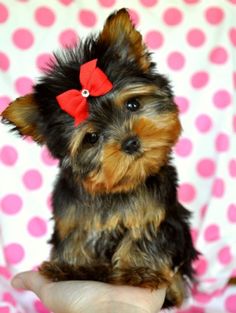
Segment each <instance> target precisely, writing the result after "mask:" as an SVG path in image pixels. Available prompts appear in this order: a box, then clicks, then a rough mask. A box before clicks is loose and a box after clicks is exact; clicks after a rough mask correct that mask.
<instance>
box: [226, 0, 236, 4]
mask: <svg viewBox="0 0 236 313" xmlns="http://www.w3.org/2000/svg"><path fill="white" fill-rule="evenodd" d="M228 1H229V2H231V3H232V4H236V0H228Z"/></svg>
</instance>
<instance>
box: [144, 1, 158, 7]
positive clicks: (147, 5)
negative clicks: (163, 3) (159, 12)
mask: <svg viewBox="0 0 236 313" xmlns="http://www.w3.org/2000/svg"><path fill="white" fill-rule="evenodd" d="M157 1H158V0H140V2H141V4H142V5H143V6H144V7H147V8H149V7H153V6H154V5H156V4H157Z"/></svg>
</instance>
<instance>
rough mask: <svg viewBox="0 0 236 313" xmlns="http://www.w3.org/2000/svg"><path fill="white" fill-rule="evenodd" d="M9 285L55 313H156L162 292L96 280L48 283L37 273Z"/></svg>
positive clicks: (17, 277) (22, 274)
mask: <svg viewBox="0 0 236 313" xmlns="http://www.w3.org/2000/svg"><path fill="white" fill-rule="evenodd" d="M12 286H13V287H14V288H17V289H25V290H31V291H33V292H34V293H35V294H36V295H37V296H38V297H39V298H40V299H41V301H42V302H43V303H44V304H45V306H46V307H48V308H49V309H50V310H51V311H52V312H54V313H118V312H122V313H157V312H158V311H159V310H160V309H161V307H162V305H163V302H164V299H165V290H164V289H160V290H156V291H150V290H148V289H144V288H139V287H131V286H114V285H110V284H105V283H101V282H95V281H65V282H51V281H48V280H47V279H45V278H44V277H43V276H42V275H40V274H39V273H38V272H24V273H20V274H18V275H16V276H15V277H14V278H13V280H12Z"/></svg>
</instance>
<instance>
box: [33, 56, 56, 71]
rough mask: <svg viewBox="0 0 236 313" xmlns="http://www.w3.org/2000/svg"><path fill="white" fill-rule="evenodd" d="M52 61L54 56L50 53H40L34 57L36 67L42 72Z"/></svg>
mask: <svg viewBox="0 0 236 313" xmlns="http://www.w3.org/2000/svg"><path fill="white" fill-rule="evenodd" d="M54 62H55V59H54V56H53V55H52V54H50V53H42V54H40V55H38V57H37V59H36V65H37V68H38V69H39V70H40V71H42V72H46V71H47V70H48V69H49V67H50V66H51V65H52V64H53V63H54Z"/></svg>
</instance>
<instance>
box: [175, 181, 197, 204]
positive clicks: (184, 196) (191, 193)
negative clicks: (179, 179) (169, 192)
mask: <svg viewBox="0 0 236 313" xmlns="http://www.w3.org/2000/svg"><path fill="white" fill-rule="evenodd" d="M195 196H196V191H195V188H194V186H193V185H191V184H189V183H183V184H181V185H179V188H178V198H179V201H180V202H191V201H193V200H194V199H195Z"/></svg>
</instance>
